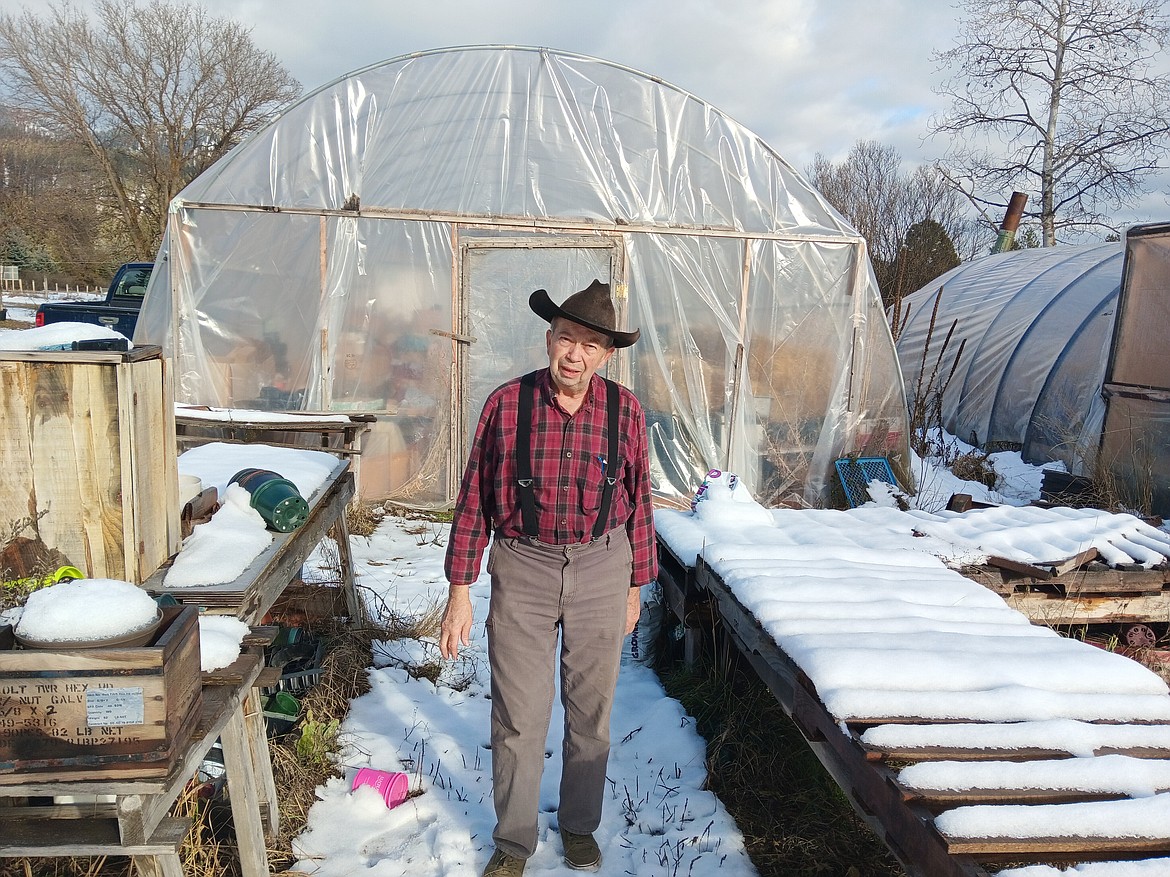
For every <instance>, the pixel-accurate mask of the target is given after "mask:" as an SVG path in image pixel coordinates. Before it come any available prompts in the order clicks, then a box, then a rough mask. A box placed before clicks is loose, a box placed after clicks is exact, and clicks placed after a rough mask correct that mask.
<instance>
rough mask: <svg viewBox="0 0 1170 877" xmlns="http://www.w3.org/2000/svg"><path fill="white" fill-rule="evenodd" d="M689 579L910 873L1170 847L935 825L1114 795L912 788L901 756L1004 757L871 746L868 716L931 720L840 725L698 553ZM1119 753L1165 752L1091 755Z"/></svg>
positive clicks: (1162, 752)
mask: <svg viewBox="0 0 1170 877" xmlns="http://www.w3.org/2000/svg"><path fill="white" fill-rule="evenodd" d="M691 575H692V576H693V582H694V587H695V588H696V589H698V590H699V591H702V592H704V593H705V594H706V595H707V596H708V597H709V599H710V600H711V603H712V605H713V606H714V607H715V609H716V611H717V614H718V616H719V619H720V621H721V622H722V625H723V628H724V630H726V632H727V633H728V634H729V635H730V637H731V639H732V641H733V642H734V643H735V644H736V646H737V647H738V648H739V650H740V651H741V652H742V654H743V655H744V657H745V658H746V659H747V661H748V662H749V663H750V664H751V666H752V667H753V668H754V670H755V671H756V673H757V674H758V675H759V677H760V679H761V680H762V681H763V682H764V684H765V685H767V686H768V688H769V690H770V691H771V692H772V694H773V696H774V697H775V698H776V700H777V701H778V702H779V704H780V705H781V707H782V708H783V709H784V711H785V712H786V713H787V714H788V716H789V717H790V718H791V719H792V721H793V722H794V724H795V725H796V726H797V728H799V729H800V732H801V734H802V735H803V736H804V738H805V740H806V742H807V743H808V745H809V747H810V748H811V749H812V751H813V752H814V753H815V754H816V755H817V757H818V759H819V760H820V761H821V764H822V765H824V767H825V769H826V770H827V771H828V772H829V774H830V775H831V776H832V777H833V779H834V780H835V781H836V782H837V784H838V785H839V786H840V787H841V789H842V791H843V792H844V793H845V795H846V796H847V797H848V798H849V800H850V802H851V803H852V805H853V807H854V809H855V810H856V811H857V813H858V814H859V815H860V816H861V818H862V819H864V820H865V822H866V823H867V824H868V825H869V827H870V828H871V829H872V830H873V831H874V832H875V833H876V834H877V835H878V837H880V838H881V839H882V840H884V841H885V843H886V845H887V846H888V847H889V848H890V850H891V851H892V852H893V854H894V855H895V857H896V858H897V859H898V860H899V862H900V863H901V864H902V866H903V867H904V868H905V869H906V872H907V874H909V875H912V877H960V875H961V877H986V875H987V874H988V873H989V872H988V871H987V870H986V869H985V868H984V865H989V864H996V863H1003V862H1013V863H1027V862H1032V863H1042V862H1055V861H1077V862H1082V861H1083V862H1088V861H1102V860H1111V859H1133V858H1145V857H1152V856H1157V855H1165V854H1168V853H1170V837H1167V838H1155V839H1135V838H1115V837H1104V836H1098V837H1087V838H1067V837H1051V838H1027V839H1023V840H1019V839H1010V838H975V837H945V836H943V835H942V834H941V833H940V832H939V830H938V829H937V828H936V827H935V823H934V819H935V816H936V815H937V814H939V813H940V812H944V811H947V810H950V809H953V808H955V807H959V806H965V805H977V804H994V805H1010V804H1076V803H1080V802H1086V801H1092V800H1097V801H1101V800H1105V801H1107V800H1110V799H1116V798H1118V797H1120V796H1118V795H1115V794H1102V795H1085V794H1084V793H1080V792H1065V793H1060V792H1055V791H1043V790H1038V789H1030V788H1018V789H995V790H991V789H971V790H968V791H966V792H964V793H962V794H960V793H947V792H945V791H944V790H932V789H925V790H924V789H912V788H908V787H906V786H905V785H903V784H902V783H901V782H900V780H899V773H900V771H901V770H902V769H903V768H904V767H905V766H906V765H905V764H903V763H904V762H911V763H914V762H917V761H920V760H940V759H948V760H959V761H961V760H969V761H986V760H988V759H992V758H999V759H1001V760H1003V759H1005V755H1004V753H1003V752H991V751H988V750H985V749H980V748H975V747H955V746H951V747H919V748H912V747H899V748H889V749H881V748H879V747H875V746H872V745H868V744H866V743H865V742H864V741H863V739H862V735H863V734H864V732H865V730H866V729H867V728H869V727H873V726H874V725H876V724H879V723H880V724H887V725H888V724H917V725H924V724H940V723H937V722H929V721H928V720H925V719H919V718H915V717H913V716H902V717H890V716H880V717H879V716H873V717H866V718H863V719H858V720H856V721H850V722H848V724H847V725H846V732H845V733H843V730H842V725H841V722H840V721H839V720H838V719H837V718H835V717H834V716H832V715H831V714H830V713H829V711H828V709H827V708H826V707H825V705H824V704H823V703H822V701H821V699H820V698H819V697H818V695H817V691H816V688H815V686H814V685H813V683H812V681H811V680H810V679H809V678H808V677H807V676H806V675H805V674H804V673H802V672H801V671H800V669H799V668H798V667H797V666H796V665H795V663H794V662H793V661H792V659H791V658H789V657H788V655H786V654H785V653H784V652H783V651H782V650H781V649H780V647H779V646H778V645H777V644H776V643H775V641H774V640H773V639H772V637H771V636H770V635H769V634H768V633H767V632H766V631H765V630H764V629H763V628H762V627H761V625H760V624H759V622H758V621H757V620H756V619H755V617H754V616H753V615H752V614H751V613H750V612H749V611H748V610H747V609H746V608H744V606H743V605H742V604H741V603H740V602H739V601H738V600H737V599H736V597H735V595H734V594H733V593H732V592H731V591H730V589H729V588H728V587H727V586H726V585H725V584H724V583H723V581H722V580H721V579H720V577H719V575H718V574H717V573H716V572H715V571H714V570H713V569H712V568H711V567H710V566H709V565H707V564H706V563H705V562H704V561H703V559H702V558H701V557H700V558H699V559H698V561H697V562H696V564H695V567H694V569H693V570H692V571H691ZM1106 753H1121V754H1126V755H1129V756H1132V757H1137V758H1158V759H1164V758H1170V746H1168V747H1166V748H1108V747H1106V748H1103V749H1102V750H1101V751H1100V752H1098V753H1096V754H1106ZM1068 757H1069V753H1068V752H1066V751H1064V750H1062V749H1059V748H1047V747H1043V746H1037V747H1033V748H1030V749H1017V750H1013V751H1012V752H1011V755H1010V759H1011V760H1014V761H1023V760H1043V759H1065V758H1068Z"/></svg>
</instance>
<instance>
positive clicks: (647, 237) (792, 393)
mask: <svg viewBox="0 0 1170 877" xmlns="http://www.w3.org/2000/svg"><path fill="white" fill-rule="evenodd" d="M158 262H159V268H158V269H157V270H156V271H155V272H154V275H153V276H152V280H151V286H150V287H149V289H148V292H147V296H146V300H145V303H144V306H143V310H142V314H141V317H140V319H139V322H138V329H137V332H136V336H135V340H136V342H140V343H145V342H149V343H154V344H160V345H161V346H162V347H163V348H164V351H165V352H166V353H167V354H168V355H170V356H172V357H173V358H174V361H175V370H176V371H175V373H176V375H177V388H176V394H177V397H178V399H179V400H180V401H182V402H185V403H192V404H208V405H215V406H220V407H243V406H245V405H246V406H247V407H252V408H262V409H270V410H301V411H329V412H337V411H348V412H363V413H368V414H373V415H375V417H376V423H375V424H374V425H373V429H372V430H371V432H370V433H369V434H368V435H367V436H366V440H365V442H364V444H363V447H362V454H361V457H360V466H359V470H358V477H359V491H360V492H361V493H362V495H363V496H365V497H367V498H389V499H394V500H395V501H398V502H402V503H406V504H413V505H419V506H441V505H446V504H448V503H450V501H451V500H452V498H453V493H454V490H455V488H456V487H457V484H458V477H459V473H460V471H461V470H462V466H463V462H464V460H465V459H466V457H467V453H468V447H467V443H468V442H469V441H470V436H471V435H472V434H473V431H474V426H475V421H476V417H477V416H478V413H479V409H480V407H481V406H482V403H483V400H484V398H485V397H486V396H487V394H488V393H489V392H490V391H491V389H493V388H494V387H495V386H497V385H498V384H499V383H501V382H502V381H504V380H506V379H508V378H510V377H512V376H515V375H518V374H521V373H523V372H524V371H528V370H530V369H532V368H536V367H539V366H541V365H543V364H545V363H546V361H547V360H546V357H545V348H544V330H545V328H546V325H545V324H544V323H543V322H542V321H541V320H540V319H539V318H538V317H536V316H535V315H534V314H532V312H531V311H530V310H529V309H528V305H527V302H528V296H529V294H530V293H531V292H532V290H534V289H536V288H545V289H547V290H548V291H549V293H550V295H551V296H552V298H553V300H554V301H558V302H559V301H562V300H563V299H564V298H565V297H566V296H568V295H569V294H570V293H572V292H574V291H576V290H578V289H581V288H583V287H584V286H586V285H588V283H589V282H590V281H591V280H593V279H594V278H598V279H601V280H606V281H609V282H610V283H611V284H612V288H613V290H614V294H615V300H616V303H617V306H618V309H619V316H620V318H621V319H622V320H623V321H624V323H625V325H627V326H628V327H630V328H633V327H640V328H641V329H642V340H641V341H639V342H638V343H637V344H636V345H634V347H633V348H630V349H627V350H622V351H619V352H618V354H617V355H616V356H615V357H614V358H613V360H612V361H611V363H610V366H609V377H611V378H614V379H616V380H620V381H622V382H623V383H626V384H627V385H628V386H630V387H631V388H632V389H633V390H634V391H635V393H637V394H638V396H639V398H640V399H641V400H642V402H643V405H644V407H645V409H646V414H647V425H648V428H649V431H650V440H651V442H650V443H651V453H652V468H653V481H654V488H655V491H656V495H657V496H658V498H659V500H661V501H663V502H667V503H669V502H679V503H681V502H684V501H685V500H686V499H687V498H688V497H689V496H690V494H691V493H692V492H693V491H694V489H695V487H696V486H697V485H698V484H699V483H700V482H701V480H702V478H703V475H704V474H705V473H706V471H707V470H708V469H710V468H721V469H729V470H731V471H735V472H738V473H739V474H740V475H741V477H742V478H743V481H744V484H745V485H746V486H748V487H749V489H750V490H751V491H752V492H753V493H754V494H755V495H756V496H759V497H761V498H763V499H764V500H765V501H766V502H768V503H769V504H772V505H780V504H812V505H822V504H825V503H827V502H828V501H829V500H830V494H831V490H832V479H831V478H830V473H831V472H832V461H833V459H834V458H836V457H839V456H843V455H847V454H850V453H860V452H864V453H882V454H884V455H886V456H889V457H890V458H891V461H892V462H893V463H894V465H895V467H896V469H898V470H899V471H905V469H906V467H905V463H906V458H907V448H906V413H905V398H904V393H903V389H902V384H901V380H900V375H899V371H898V367H897V361H896V358H895V354H894V348H893V342H892V340H891V338H890V335H889V331H888V329H887V327H886V322H885V319H884V315H883V314H882V311H881V307H880V299H879V297H878V293H877V287H876V284H875V282H874V280H873V276H872V271H871V270H870V266H869V262H868V258H867V257H866V254H865V246H864V242H863V241H862V240H861V238H860V237H859V236H858V235H857V233H856V232H855V231H854V230H853V229H851V228H850V227H849V226H848V225H847V223H846V222H845V221H844V220H843V219H842V218H841V217H840V216H839V215H838V214H837V213H836V212H835V211H834V210H833V209H832V208H831V207H830V206H829V205H828V204H827V202H825V201H824V199H823V198H822V197H821V196H820V195H819V194H818V193H817V192H816V191H815V190H813V189H812V188H811V187H810V186H809V185H808V183H807V182H805V181H804V180H803V179H802V178H801V177H800V176H799V175H798V174H797V173H796V172H795V171H794V170H793V169H792V168H791V167H790V166H789V165H788V164H787V163H785V162H784V161H783V160H782V159H781V158H780V157H779V156H778V155H777V154H776V153H775V152H774V151H773V150H772V149H771V148H769V147H768V146H767V145H766V144H765V143H763V142H762V141H761V140H760V139H759V138H758V137H756V136H755V135H753V134H752V133H751V132H749V131H747V130H745V129H744V128H742V127H741V126H739V125H738V124H737V123H735V122H734V121H732V120H731V119H728V118H727V117H726V116H724V115H722V114H721V113H719V112H718V111H717V110H716V109H715V108H713V107H711V106H710V105H709V104H706V103H704V102H703V101H701V100H699V99H697V98H695V97H694V96H692V95H689V94H687V93H686V92H683V91H681V90H679V89H677V88H674V87H672V86H670V85H669V84H666V83H663V82H661V81H660V80H656V79H653V78H651V77H648V76H645V75H643V74H641V73H638V72H636V71H633V70H630V69H628V68H624V67H620V66H618V65H615V64H611V63H608V62H605V61H600V60H597V59H593V58H587V57H583V56H579V55H572V54H566V53H561V52H554V51H550V50H546V49H532V48H511V47H471V48H463V49H448V50H440V51H434V52H428V53H422V54H417V55H410V56H406V57H402V58H397V59H394V60H391V61H387V62H385V63H383V64H379V65H375V66H373V67H369V68H366V69H364V70H359V71H357V72H355V73H353V74H351V75H349V76H346V77H343V78H342V79H339V80H337V81H335V82H333V83H331V84H329V85H326V86H324V87H323V88H321V89H319V90H317V91H315V92H313V93H311V94H309V95H307V96H306V97H304V98H303V99H302V100H300V101H299V102H298V103H296V104H294V105H293V106H291V107H289V108H288V109H287V110H286V111H285V112H284V113H283V114H282V115H281V117H280V118H278V119H277V120H276V121H274V122H273V123H272V124H271V125H269V126H268V127H267V128H266V129H264V130H262V131H261V132H259V133H258V134H256V135H255V136H253V137H252V138H251V139H249V140H248V141H247V142H245V143H243V144H241V145H240V146H239V147H237V148H236V149H235V150H233V151H232V152H231V153H229V154H228V155H227V156H226V157H225V158H224V159H222V160H221V161H219V162H217V163H216V164H215V165H214V166H213V167H212V168H211V169H209V170H208V171H207V172H205V173H204V174H202V175H201V176H200V177H199V178H198V179H196V180H195V181H194V182H192V183H191V184H190V185H189V186H188V187H187V188H186V189H184V190H183V192H181V193H180V195H179V196H178V197H177V198H176V199H175V200H174V202H173V203H172V206H171V215H170V218H169V222H168V226H167V229H166V233H165V236H164V239H163V243H162V246H161V249H160V252H159V255H158ZM908 486H909V485H908Z"/></svg>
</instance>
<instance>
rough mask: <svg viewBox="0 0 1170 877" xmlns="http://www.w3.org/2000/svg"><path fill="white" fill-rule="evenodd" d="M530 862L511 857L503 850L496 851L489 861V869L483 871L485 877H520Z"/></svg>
mask: <svg viewBox="0 0 1170 877" xmlns="http://www.w3.org/2000/svg"><path fill="white" fill-rule="evenodd" d="M526 864H528V862H527V861H526V860H524V859H518V858H516V857H515V856H509V855H508V854H507V853H505V852H504V851H503V850H496V851H495V852H494V853H492V857H491V858H490V859H488V863H487V867H485V868H484V869H483V877H520V875H521V874H523V873H524V866H525V865H526Z"/></svg>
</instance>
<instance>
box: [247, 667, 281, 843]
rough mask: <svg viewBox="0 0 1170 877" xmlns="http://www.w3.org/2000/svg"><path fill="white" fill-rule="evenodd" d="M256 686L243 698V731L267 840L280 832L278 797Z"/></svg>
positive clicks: (275, 836)
mask: <svg viewBox="0 0 1170 877" xmlns="http://www.w3.org/2000/svg"><path fill="white" fill-rule="evenodd" d="M273 669H275V668H273ZM259 687H260V686H259V685H256V686H253V687H252V688H251V689H250V690H249V691H248V696H247V697H246V698H245V700H244V705H243V715H244V733H245V739H246V741H247V744H248V754H249V756H250V757H251V759H252V772H253V774H254V776H255V777H256V793H257V794H256V803H257V805H258V806H259V808H260V816H261V819H262V820H263V822H264V834H265V836H266V837H267V838H268V839H269V840H276V839H277V838H278V837H279V836H280V798H279V797H277V794H276V778H275V776H273V773H272V753H271V751H270V750H269V747H268V723H267V721H266V720H265V718H264V712H263V706H262V705H261V703H260V691H259Z"/></svg>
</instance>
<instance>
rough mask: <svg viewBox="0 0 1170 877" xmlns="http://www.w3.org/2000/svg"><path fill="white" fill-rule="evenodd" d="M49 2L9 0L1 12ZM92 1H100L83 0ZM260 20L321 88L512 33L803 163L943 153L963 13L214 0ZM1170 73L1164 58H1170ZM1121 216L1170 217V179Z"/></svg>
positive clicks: (756, 1)
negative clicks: (650, 79)
mask: <svg viewBox="0 0 1170 877" xmlns="http://www.w3.org/2000/svg"><path fill="white" fill-rule="evenodd" d="M41 2H43V0H37V2H36V3H30V0H0V11H14V10H17V9H19V8H20V7H21V6H22V5H31V6H32V7H33V8H39V7H40V5H41ZM73 2H74V5H76V6H79V7H81V8H86V7H87V6H89V5H91V3H92V0H73ZM203 5H204V6H205V7H206V8H207V9H208V10H209V11H210V12H211V13H212V14H214V15H217V16H226V17H231V18H235V19H237V20H239V21H241V22H243V23H244V24H245V25H247V26H248V27H251V28H252V38H253V40H254V41H255V42H256V44H257V45H259V46H260V47H262V48H264V49H266V50H268V51H270V52H272V53H273V54H274V55H275V56H276V57H277V58H278V59H279V60H280V61H281V62H282V63H284V64H285V65H286V66H287V67H288V68H289V69H290V70H291V71H292V73H293V75H294V76H296V77H297V78H298V79H299V80H300V82H301V85H302V86H303V87H304V89H305V90H306V91H311V90H313V89H315V88H317V87H319V86H321V85H324V84H326V83H327V82H330V81H332V80H334V79H336V78H338V77H340V76H343V75H345V74H346V73H349V72H351V71H353V70H356V69H358V68H360V67H364V66H366V65H369V64H373V63H377V62H379V61H383V60H386V59H388V58H393V57H396V56H398V55H402V54H406V53H409V52H416V51H422V50H426V49H433V48H439V47H444V46H456V45H472V44H513V45H536V46H548V47H551V48H556V49H564V50H567V51H573V52H580V53H583V54H586V55H593V56H595V57H599V58H604V59H606V60H609V61H615V62H618V63H620V64H624V65H627V66H629V67H633V68H635V69H637V70H641V71H642V72H645V73H648V74H651V75H654V76H658V77H661V78H662V79H665V80H667V81H668V82H671V83H673V84H674V85H677V86H679V87H680V88H683V89H686V90H687V91H689V92H691V93H692V94H694V95H696V96H697V97H699V98H702V99H703V100H705V101H707V102H709V103H711V104H712V105H714V106H715V107H717V108H719V109H720V110H721V111H723V112H724V113H727V114H728V115H730V116H732V117H733V118H735V119H736V120H738V121H739V122H741V123H742V124H744V125H745V126H747V127H748V128H750V129H751V130H753V131H754V132H755V133H757V134H759V135H760V136H761V137H762V138H763V139H764V140H765V141H767V142H768V143H769V144H770V145H771V146H772V147H773V148H775V149H776V150H777V151H778V152H779V153H780V154H781V155H783V156H784V157H785V158H786V159H787V160H788V161H789V162H790V163H791V164H793V165H794V166H795V167H796V168H798V169H800V170H803V169H805V168H806V167H807V166H808V164H809V163H810V162H811V161H812V159H813V157H814V156H815V154H816V153H817V152H821V153H823V154H825V155H827V156H829V157H830V158H833V159H839V158H843V157H844V156H845V155H846V154H847V153H848V152H849V149H850V147H851V146H852V145H853V144H854V143H855V142H856V141H857V140H859V139H872V140H877V141H879V142H881V143H883V144H889V145H891V146H894V147H895V148H896V149H898V151H899V152H900V153H901V154H902V156H903V158H904V159H905V161H906V162H907V163H908V164H910V165H914V164H919V163H925V162H930V161H932V160H933V159H935V158H938V157H940V156H941V155H942V154H943V153H944V151H945V146H946V144H945V143H944V142H942V141H939V140H935V139H930V138H928V137H927V132H928V130H929V120H930V117H931V115H932V114H933V113H936V112H938V111H941V110H942V109H945V102H944V101H943V100H942V99H941V98H939V97H938V96H937V95H935V94H934V93H933V92H932V91H931V85H932V83H933V82H935V81H937V79H938V78H939V75H940V74H939V71H938V70H937V69H936V65H935V64H934V62H932V61H931V53H932V52H933V51H936V50H945V49H947V48H949V47H950V46H951V45H952V43H953V40H954V38H955V34H956V32H957V15H958V13H957V11H956V9H955V8H954V6H953V5H952V4H950V3H940V2H937V0H593V2H591V3H567V2H564V0H491V2H488V0H427V2H418V0H410V2H401V0H327V2H322V0H204V3H203ZM1166 66H1167V68H1170V58H1168V59H1167V61H1166ZM1147 188H1148V189H1149V193H1148V194H1147V196H1146V198H1145V199H1144V200H1143V201H1142V203H1141V204H1139V205H1136V206H1135V209H1134V210H1133V211H1130V212H1128V213H1127V214H1126V215H1125V216H1124V218H1123V221H1127V222H1128V221H1151V220H1165V219H1170V198H1168V196H1167V194H1166V192H1167V190H1170V175H1164V176H1163V177H1161V178H1160V179H1158V180H1151V181H1150V182H1149V183H1148V185H1147Z"/></svg>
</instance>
